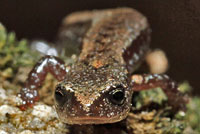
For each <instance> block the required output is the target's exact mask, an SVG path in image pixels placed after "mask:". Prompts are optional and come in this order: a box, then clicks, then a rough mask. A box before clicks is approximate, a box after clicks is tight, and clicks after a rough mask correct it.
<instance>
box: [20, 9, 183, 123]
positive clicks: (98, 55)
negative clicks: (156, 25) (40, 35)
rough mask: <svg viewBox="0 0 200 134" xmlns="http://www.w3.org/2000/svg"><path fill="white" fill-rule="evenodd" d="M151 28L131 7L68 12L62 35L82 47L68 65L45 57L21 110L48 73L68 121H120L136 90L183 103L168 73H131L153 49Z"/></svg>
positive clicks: (31, 77) (62, 116) (35, 95)
mask: <svg viewBox="0 0 200 134" xmlns="http://www.w3.org/2000/svg"><path fill="white" fill-rule="evenodd" d="M150 33H151V30H150V28H149V25H148V22H147V19H146V18H145V17H144V16H143V15H142V14H140V13H139V12H137V11H135V10H134V9H130V8H117V9H108V10H100V11H98V10H97V11H84V12H77V13H73V14H71V15H69V16H67V17H66V19H65V20H64V22H63V27H62V28H61V31H60V37H61V38H62V39H63V40H65V41H66V42H68V44H73V45H77V46H78V47H79V48H80V53H79V58H78V59H77V61H76V62H75V63H74V64H73V65H71V66H70V67H69V68H70V69H69V70H68V69H66V68H65V66H64V63H63V62H62V61H61V60H60V59H59V58H57V57H54V56H45V57H44V58H42V59H41V60H40V61H39V62H38V63H37V64H36V66H35V67H34V68H33V70H32V71H31V72H30V74H29V77H28V79H27V81H26V84H25V86H24V88H23V89H22V90H21V92H20V94H19V96H20V97H21V98H22V100H23V101H22V105H21V106H20V107H21V109H24V110H25V109H26V108H27V107H31V106H32V105H33V104H34V102H35V101H38V99H39V95H38V91H37V89H38V88H39V87H40V86H41V84H42V82H43V81H44V79H45V76H46V74H47V73H48V72H50V73H52V74H53V75H54V76H55V77H56V78H57V79H58V81H59V83H58V85H57V87H56V90H55V107H56V110H57V113H58V115H59V117H60V119H61V120H62V121H63V122H65V123H68V124H105V123H114V122H118V121H121V120H123V119H124V118H125V117H126V116H127V115H128V112H129V110H130V107H131V98H132V93H133V91H140V90H147V89H150V88H154V87H161V88H163V91H164V92H165V93H166V95H167V96H168V99H169V104H173V105H172V106H173V108H174V109H179V108H183V107H184V104H185V103H186V101H187V99H186V98H185V97H184V96H183V95H182V94H181V93H180V92H179V91H178V90H177V85H176V83H175V82H174V81H172V80H170V79H169V77H168V76H166V75H157V74H156V75H151V74H148V75H147V74H145V75H132V74H133V72H134V71H135V70H136V69H137V67H138V65H139V64H140V63H141V61H142V60H143V59H144V57H145V54H146V53H147V51H148V49H149V44H150ZM68 44H66V45H68ZM171 102H173V103H171Z"/></svg>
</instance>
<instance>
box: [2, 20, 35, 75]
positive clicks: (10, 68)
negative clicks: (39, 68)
mask: <svg viewBox="0 0 200 134" xmlns="http://www.w3.org/2000/svg"><path fill="white" fill-rule="evenodd" d="M37 60H38V56H37V54H36V53H35V52H32V51H31V50H30V49H29V47H28V42H27V40H25V39H22V40H20V41H18V40H17V39H16V36H15V33H14V32H9V33H8V32H7V31H6V29H5V28H4V26H3V25H2V24H1V23H0V69H1V73H0V76H1V77H4V78H11V77H12V76H13V75H14V72H17V70H18V69H19V67H24V66H33V64H34V63H35V62H36V61H37Z"/></svg>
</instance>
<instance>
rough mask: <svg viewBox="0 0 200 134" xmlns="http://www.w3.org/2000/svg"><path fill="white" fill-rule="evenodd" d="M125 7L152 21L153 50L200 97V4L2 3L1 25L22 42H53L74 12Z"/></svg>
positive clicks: (136, 0) (182, 0) (147, 0)
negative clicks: (162, 55) (159, 51)
mask: <svg viewBox="0 0 200 134" xmlns="http://www.w3.org/2000/svg"><path fill="white" fill-rule="evenodd" d="M124 6H127V7H133V8H136V9H138V10H139V11H140V12H142V13H143V14H144V15H145V16H147V18H148V19H149V22H150V24H151V27H152V30H153V33H152V44H151V45H152V48H161V49H163V50H164V51H165V52H166V54H167V56H168V58H169V60H170V70H169V71H168V74H169V75H170V76H171V77H172V78H173V79H175V80H177V81H179V82H181V81H184V80H188V81H189V82H190V84H191V85H192V86H193V88H194V94H196V93H199V94H200V85H199V83H200V82H199V80H200V70H199V69H200V62H199V59H200V0H112V1H111V0H71V1H69V0H0V22H2V23H3V24H4V25H5V26H6V27H7V29H8V30H9V31H15V32H16V34H17V37H18V38H19V39H21V38H28V39H38V38H39V39H47V40H49V41H52V40H54V39H55V36H56V34H57V30H58V27H59V25H60V23H61V20H62V18H63V17H64V16H66V15H67V14H69V13H71V12H73V11H80V10H87V9H104V8H112V7H124Z"/></svg>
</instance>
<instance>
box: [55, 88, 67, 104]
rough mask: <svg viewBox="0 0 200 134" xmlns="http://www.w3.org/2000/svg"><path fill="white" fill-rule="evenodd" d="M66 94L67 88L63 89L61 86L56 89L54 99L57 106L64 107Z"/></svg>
mask: <svg viewBox="0 0 200 134" xmlns="http://www.w3.org/2000/svg"><path fill="white" fill-rule="evenodd" d="M64 92H65V87H63V86H61V85H58V86H57V87H56V90H55V95H54V98H55V101H56V102H57V104H59V105H64V103H65V94H64Z"/></svg>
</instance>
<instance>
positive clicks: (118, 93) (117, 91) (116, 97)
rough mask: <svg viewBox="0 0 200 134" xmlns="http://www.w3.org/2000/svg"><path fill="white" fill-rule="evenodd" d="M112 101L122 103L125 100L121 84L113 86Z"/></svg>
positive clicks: (110, 94)
mask: <svg viewBox="0 0 200 134" xmlns="http://www.w3.org/2000/svg"><path fill="white" fill-rule="evenodd" d="M109 96H110V101H111V102H112V103H113V104H116V105H122V104H123V103H124V100H125V94H124V88H123V87H121V86H119V87H117V88H113V89H112V91H111V92H110V93H109Z"/></svg>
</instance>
